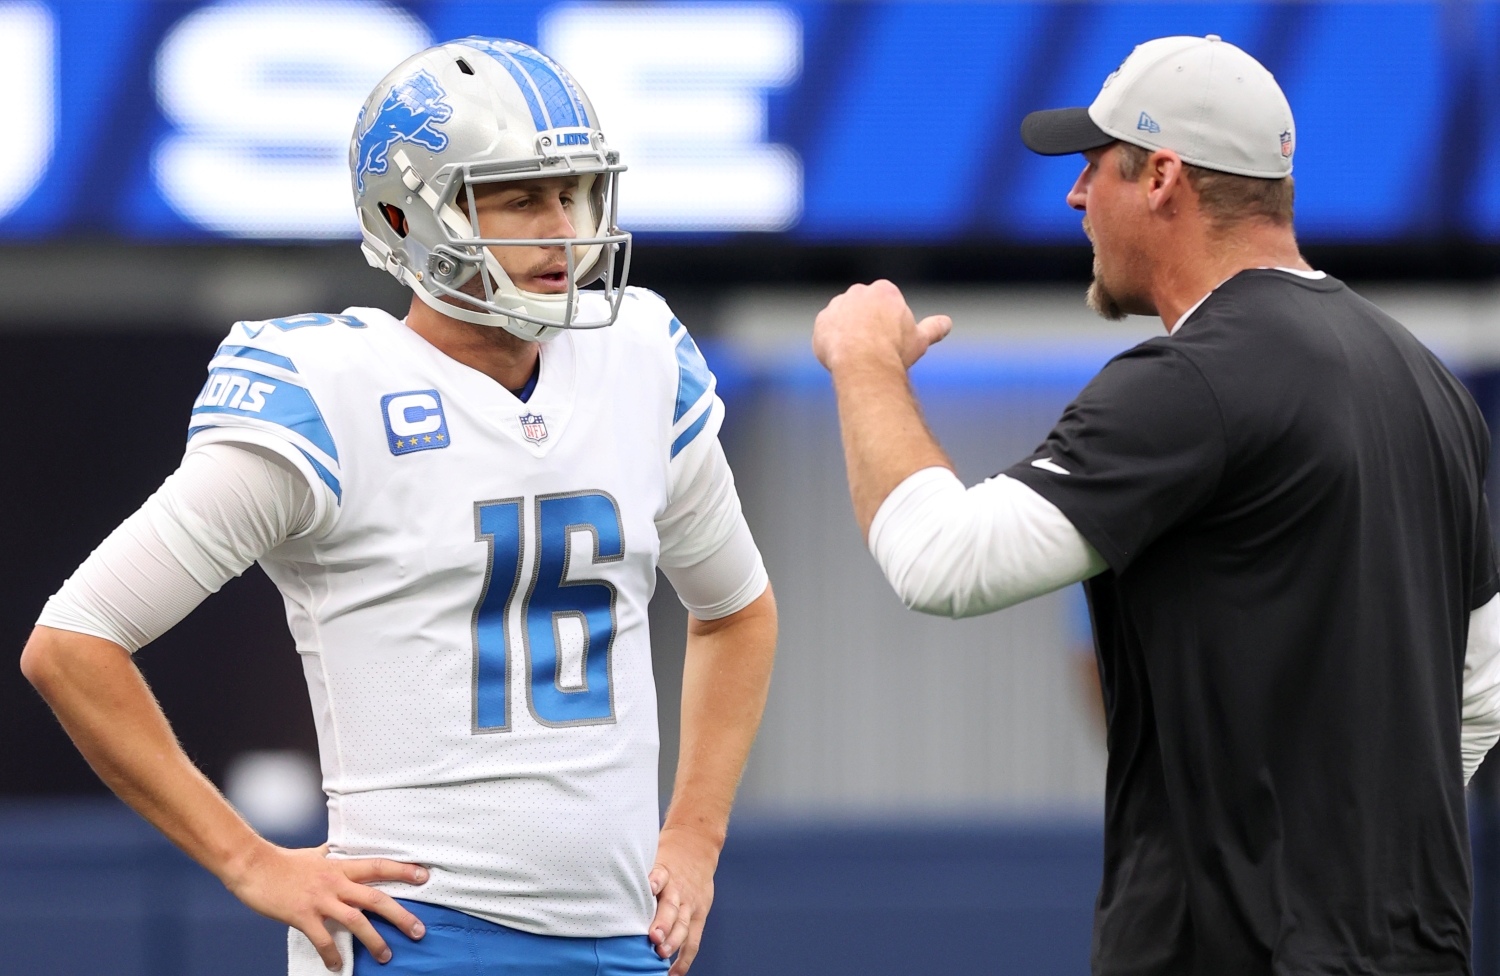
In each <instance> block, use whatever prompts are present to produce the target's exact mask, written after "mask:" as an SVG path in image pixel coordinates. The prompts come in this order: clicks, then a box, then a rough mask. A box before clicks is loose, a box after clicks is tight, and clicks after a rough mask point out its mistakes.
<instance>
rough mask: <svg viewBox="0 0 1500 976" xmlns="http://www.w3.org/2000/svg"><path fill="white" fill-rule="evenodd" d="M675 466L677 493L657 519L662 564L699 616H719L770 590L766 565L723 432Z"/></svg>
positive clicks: (659, 562)
mask: <svg viewBox="0 0 1500 976" xmlns="http://www.w3.org/2000/svg"><path fill="white" fill-rule="evenodd" d="M703 440H705V441H707V443H705V444H704V445H703V446H702V447H701V448H700V447H699V446H698V445H697V444H694V445H693V446H692V447H691V448H689V450H690V451H692V454H691V456H686V455H687V454H688V452H687V451H685V452H683V454H684V456H682V457H679V458H677V459H676V461H675V462H674V467H673V469H672V475H673V478H672V498H671V501H670V502H669V503H668V504H667V508H666V511H664V512H663V513H662V515H661V517H660V518H658V519H657V520H656V529H657V533H658V535H659V536H660V538H661V554H660V556H659V557H658V560H657V565H659V566H661V569H662V572H664V573H665V574H666V576H667V579H668V580H669V581H671V583H672V588H673V589H674V590H676V591H677V596H678V598H679V599H680V600H682V605H683V606H685V607H687V608H688V610H689V611H690V612H691V613H692V615H693V616H695V617H697V618H698V619H699V620H717V619H719V618H720V617H727V616H729V615H730V614H731V613H734V612H736V611H738V610H743V609H744V608H745V607H747V606H749V605H750V604H751V603H752V602H753V601H754V600H755V598H756V597H758V596H760V595H761V594H762V593H764V592H765V589H766V583H767V578H766V567H765V564H764V563H763V562H762V561H761V557H760V550H759V549H758V548H756V545H755V539H754V537H753V536H751V534H750V526H748V525H746V524H745V516H744V513H743V512H741V511H740V496H739V493H738V492H736V491H735V489H734V472H733V471H732V470H730V467H729V461H728V459H727V458H725V457H724V448H723V447H722V446H721V445H720V444H719V439H718V438H717V437H706V438H703Z"/></svg>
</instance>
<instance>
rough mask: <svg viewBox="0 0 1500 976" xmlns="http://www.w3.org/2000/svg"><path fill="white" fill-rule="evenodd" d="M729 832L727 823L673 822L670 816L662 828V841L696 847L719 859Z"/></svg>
mask: <svg viewBox="0 0 1500 976" xmlns="http://www.w3.org/2000/svg"><path fill="white" fill-rule="evenodd" d="M727 834H728V825H727V824H725V825H723V826H716V825H713V824H707V823H689V822H683V821H678V822H673V820H672V818H671V817H670V816H668V818H667V822H666V823H665V824H663V825H662V828H661V840H662V841H664V842H669V843H672V844H681V845H683V846H686V847H689V848H695V849H698V850H699V851H700V852H703V853H712V855H713V857H714V859H715V860H717V859H718V856H719V852H720V851H721V850H723V849H724V839H725V837H726V836H727Z"/></svg>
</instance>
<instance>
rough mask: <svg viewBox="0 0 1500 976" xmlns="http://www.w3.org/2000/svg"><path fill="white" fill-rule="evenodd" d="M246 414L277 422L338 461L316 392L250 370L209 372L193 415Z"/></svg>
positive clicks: (228, 415) (205, 417)
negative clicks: (314, 399) (314, 396)
mask: <svg viewBox="0 0 1500 976" xmlns="http://www.w3.org/2000/svg"><path fill="white" fill-rule="evenodd" d="M212 415H222V416H224V417H242V418H246V419H254V420H260V421H264V422H266V423H270V424H277V425H279V426H282V427H285V428H287V429H288V430H291V431H294V432H296V433H298V434H301V435H302V436H303V437H305V438H307V440H308V441H309V442H310V443H311V444H312V445H313V446H315V447H316V448H318V450H320V451H322V452H323V453H325V454H327V455H328V456H329V457H331V458H333V459H334V460H335V461H337V460H338V457H339V452H338V448H337V447H335V446H334V443H333V434H332V433H331V432H330V431H329V430H328V424H327V422H326V421H324V420H323V414H322V413H321V412H319V410H318V405H317V404H316V403H314V402H313V398H312V394H311V393H309V392H308V391H307V390H306V389H305V388H303V387H300V386H298V385H297V384H295V383H288V382H287V381H286V380H282V379H277V378H275V377H271V376H267V375H266V374H264V373H256V372H253V371H251V370H248V369H235V368H233V367H227V366H220V367H215V368H214V369H211V370H209V371H208V382H207V383H205V384H204V386H203V392H202V393H200V394H198V399H197V400H195V401H194V402H193V418H194V419H195V420H204V421H208V420H211V419H212Z"/></svg>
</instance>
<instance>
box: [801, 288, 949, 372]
mask: <svg viewBox="0 0 1500 976" xmlns="http://www.w3.org/2000/svg"><path fill="white" fill-rule="evenodd" d="M952 328H953V320H952V319H950V318H949V317H948V316H946V315H929V316H928V317H927V318H925V319H923V320H922V321H920V322H918V321H917V320H916V317H915V316H914V315H913V314H912V311H911V308H910V306H908V305H907V304H906V299H905V298H903V297H902V295H901V289H899V288H897V287H896V286H895V285H893V284H892V283H891V282H889V281H886V280H885V279H883V278H882V279H881V280H879V281H877V282H874V283H873V284H869V285H853V286H851V287H850V288H849V290H848V291H846V292H844V293H843V294H842V295H839V296H838V297H837V298H835V299H834V300H833V301H831V302H829V303H828V306H827V307H826V308H824V309H823V311H821V312H819V313H818V318H817V321H816V322H815V323H814V324H813V354H814V355H816V356H817V357H818V361H819V362H821V363H822V364H823V365H824V366H826V367H827V368H828V369H829V370H834V369H837V368H839V367H840V366H842V365H845V364H849V363H853V362H857V361H861V360H864V361H876V362H881V361H884V362H892V361H895V360H899V361H900V363H901V365H902V366H903V367H910V366H911V365H912V364H913V363H915V362H916V361H917V360H919V359H921V358H922V355H923V354H924V353H926V352H927V348H928V347H929V346H931V345H932V344H933V343H935V342H941V341H942V339H943V337H944V336H946V335H947V334H948V333H949V331H950V330H952Z"/></svg>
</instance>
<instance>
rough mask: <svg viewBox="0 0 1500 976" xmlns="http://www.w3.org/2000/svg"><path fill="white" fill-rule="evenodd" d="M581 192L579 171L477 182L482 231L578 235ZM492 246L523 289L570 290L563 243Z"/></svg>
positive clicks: (489, 233)
mask: <svg viewBox="0 0 1500 976" xmlns="http://www.w3.org/2000/svg"><path fill="white" fill-rule="evenodd" d="M578 192H579V187H578V178H577V177H555V178H551V179H545V180H523V181H519V182H515V183H489V184H482V185H478V186H475V187H474V204H475V207H476V209H477V210H478V211H479V221H478V223H479V233H480V236H481V237H489V238H495V237H499V238H520V237H533V238H559V237H577V236H578V230H577V228H575V227H574V226H573V213H574V211H573V202H574V199H575V198H576V197H577V195H578ZM464 197H465V195H464V194H459V199H460V201H461V205H466V204H467V200H465V199H464ZM465 209H467V208H466V207H465ZM490 252H491V253H492V254H494V255H495V260H497V261H499V262H500V267H502V268H504V269H505V273H506V274H507V275H509V276H510V280H511V282H512V283H513V284H514V285H515V286H516V287H517V288H519V289H521V290H522V291H529V292H540V293H542V294H560V293H562V292H565V291H567V290H568V258H567V255H566V254H565V253H564V252H563V249H562V247H561V246H558V247H492V248H490ZM476 280H477V279H476Z"/></svg>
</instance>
